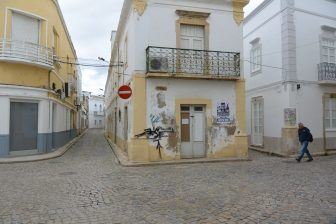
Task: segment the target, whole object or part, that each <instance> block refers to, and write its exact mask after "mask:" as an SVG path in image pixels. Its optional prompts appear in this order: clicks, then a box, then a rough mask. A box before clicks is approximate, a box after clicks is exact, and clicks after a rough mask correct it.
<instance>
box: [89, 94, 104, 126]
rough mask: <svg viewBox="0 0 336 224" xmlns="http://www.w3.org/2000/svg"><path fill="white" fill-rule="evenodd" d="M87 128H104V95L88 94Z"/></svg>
mask: <svg viewBox="0 0 336 224" xmlns="http://www.w3.org/2000/svg"><path fill="white" fill-rule="evenodd" d="M89 128H101V129H104V128H105V97H104V96H100V95H99V96H96V95H90V98H89Z"/></svg>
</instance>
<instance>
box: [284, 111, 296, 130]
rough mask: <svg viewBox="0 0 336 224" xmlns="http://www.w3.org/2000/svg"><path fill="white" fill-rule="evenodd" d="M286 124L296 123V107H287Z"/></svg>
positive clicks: (292, 124)
mask: <svg viewBox="0 0 336 224" xmlns="http://www.w3.org/2000/svg"><path fill="white" fill-rule="evenodd" d="M284 114H285V126H295V125H296V108H285V110H284Z"/></svg>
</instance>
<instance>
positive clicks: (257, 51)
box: [250, 38, 261, 73]
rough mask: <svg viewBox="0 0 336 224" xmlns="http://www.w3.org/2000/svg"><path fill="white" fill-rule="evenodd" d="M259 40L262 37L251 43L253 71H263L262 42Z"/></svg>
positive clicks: (251, 65)
mask: <svg viewBox="0 0 336 224" xmlns="http://www.w3.org/2000/svg"><path fill="white" fill-rule="evenodd" d="M259 41H260V39H259V38H257V39H255V40H254V41H252V42H251V43H250V44H251V45H252V48H251V51H250V68H251V73H255V72H259V71H261V44H260V42H259Z"/></svg>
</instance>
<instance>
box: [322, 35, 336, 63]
mask: <svg viewBox="0 0 336 224" xmlns="http://www.w3.org/2000/svg"><path fill="white" fill-rule="evenodd" d="M321 53H322V62H326V63H332V64H334V63H336V39H329V38H322V52H321Z"/></svg>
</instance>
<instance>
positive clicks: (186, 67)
mask: <svg viewBox="0 0 336 224" xmlns="http://www.w3.org/2000/svg"><path fill="white" fill-rule="evenodd" d="M146 57H147V77H174V78H200V79H233V80H236V79H239V78H240V53H237V52H222V51H206V50H191V49H179V48H164V47H148V48H147V49H146Z"/></svg>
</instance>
